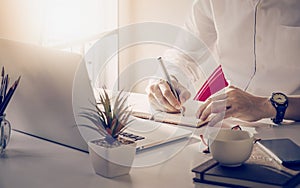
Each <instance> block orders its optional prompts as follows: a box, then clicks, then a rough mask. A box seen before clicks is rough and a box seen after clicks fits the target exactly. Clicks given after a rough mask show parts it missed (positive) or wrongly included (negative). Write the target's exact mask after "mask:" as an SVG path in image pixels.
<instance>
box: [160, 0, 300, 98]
mask: <svg viewBox="0 0 300 188" xmlns="http://www.w3.org/2000/svg"><path fill="white" fill-rule="evenodd" d="M186 28H187V29H188V30H189V31H190V32H192V33H193V34H194V35H195V36H197V37H198V38H200V39H201V40H202V41H203V42H204V43H205V45H206V46H207V47H208V48H205V47H203V48H202V51H206V53H208V49H209V50H210V51H212V54H213V55H214V57H215V59H216V60H217V62H218V63H220V64H222V68H223V70H224V73H225V75H226V78H227V79H228V80H229V81H230V83H231V85H234V86H237V87H239V88H241V89H244V90H246V91H248V92H250V93H253V94H256V95H266V96H269V95H270V94H271V93H272V92H274V91H281V92H284V93H286V94H300V93H299V91H298V90H299V88H300V66H299V65H300V0H197V1H195V3H194V5H193V9H192V12H191V15H190V17H189V19H188V20H187V22H186ZM183 41H184V42H185V43H186V45H189V43H190V42H189V41H188V40H183ZM200 51H201V50H200ZM201 53H203V57H204V56H206V57H207V55H204V54H205V53H204V52H201ZM178 54H179V55H178ZM165 57H166V58H167V59H170V61H173V62H174V63H175V64H176V65H179V67H180V69H179V70H180V71H181V72H180V74H182V73H184V75H179V73H178V72H177V73H176V72H175V71H174V70H172V67H170V71H171V72H172V71H173V72H172V73H173V74H174V75H176V77H178V78H179V80H180V81H182V82H183V83H185V82H186V81H185V80H189V81H192V82H197V80H199V79H201V78H203V75H201V72H203V70H204V72H205V70H206V68H205V67H204V68H203V66H202V67H201V63H202V62H201V58H198V60H197V62H196V64H195V63H191V59H190V58H187V57H186V56H184V55H182V54H180V53H177V55H175V54H174V53H173V52H171V51H169V52H167V53H166V56H165ZM203 59H205V58H202V60H203ZM199 65H200V66H199ZM197 66H198V67H197ZM211 66H212V67H216V65H211ZM199 67H200V69H199ZM177 68H178V67H177ZM201 70H202V71H201ZM177 71H178V69H177ZM205 74H207V75H208V74H209V73H205ZM207 75H206V77H205V78H207ZM205 78H204V79H205ZM184 79H185V80H184ZM201 83H203V82H201Z"/></svg>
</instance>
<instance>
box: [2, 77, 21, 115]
mask: <svg viewBox="0 0 300 188" xmlns="http://www.w3.org/2000/svg"><path fill="white" fill-rule="evenodd" d="M20 79H21V76H20V77H19V78H18V80H17V81H15V82H14V84H13V85H12V86H11V87H10V88H9V90H8V92H7V95H6V97H5V98H4V99H3V102H2V103H1V104H0V115H3V114H4V111H5V109H6V107H7V105H8V103H9V101H10V99H11V98H12V96H13V94H14V92H15V91H16V89H17V87H18V84H19V82H20Z"/></svg>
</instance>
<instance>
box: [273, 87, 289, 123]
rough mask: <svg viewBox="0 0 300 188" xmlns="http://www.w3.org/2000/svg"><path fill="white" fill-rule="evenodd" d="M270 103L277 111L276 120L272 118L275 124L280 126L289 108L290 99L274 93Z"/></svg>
mask: <svg viewBox="0 0 300 188" xmlns="http://www.w3.org/2000/svg"><path fill="white" fill-rule="evenodd" d="M270 101H271V103H272V105H273V106H274V108H275V109H276V116H275V118H272V120H273V122H274V123H276V124H280V123H281V122H282V120H283V118H284V114H285V111H286V109H287V107H288V98H287V96H286V95H285V94H283V93H279V92H276V93H272V96H271V98H270Z"/></svg>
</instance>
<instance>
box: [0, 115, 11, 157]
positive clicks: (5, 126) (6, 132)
mask: <svg viewBox="0 0 300 188" xmlns="http://www.w3.org/2000/svg"><path fill="white" fill-rule="evenodd" d="M10 134H11V126H10V123H9V121H8V120H6V118H5V114H3V115H2V116H0V154H3V153H4V151H5V148H6V147H7V145H8V142H9V139H10Z"/></svg>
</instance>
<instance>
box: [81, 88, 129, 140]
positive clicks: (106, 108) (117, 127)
mask: <svg viewBox="0 0 300 188" xmlns="http://www.w3.org/2000/svg"><path fill="white" fill-rule="evenodd" d="M128 97H129V94H126V93H124V92H123V91H120V92H118V94H117V96H116V97H115V98H114V100H112V99H111V98H110V97H109V95H108V93H107V91H106V90H105V89H102V90H101V91H100V92H99V98H100V101H99V103H96V104H94V106H95V109H87V110H88V111H85V112H83V113H81V116H82V117H85V118H87V119H89V120H90V121H91V122H92V123H93V124H94V125H95V127H94V126H93V127H91V126H88V127H89V128H92V129H94V130H96V131H98V132H99V133H100V134H101V135H102V136H105V137H106V139H107V140H111V139H113V140H116V139H117V138H118V136H119V135H120V133H122V132H123V131H124V130H125V129H126V128H127V125H128V124H129V123H131V122H132V120H129V117H130V115H131V113H132V110H131V109H130V106H129V105H127V99H128Z"/></svg>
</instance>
